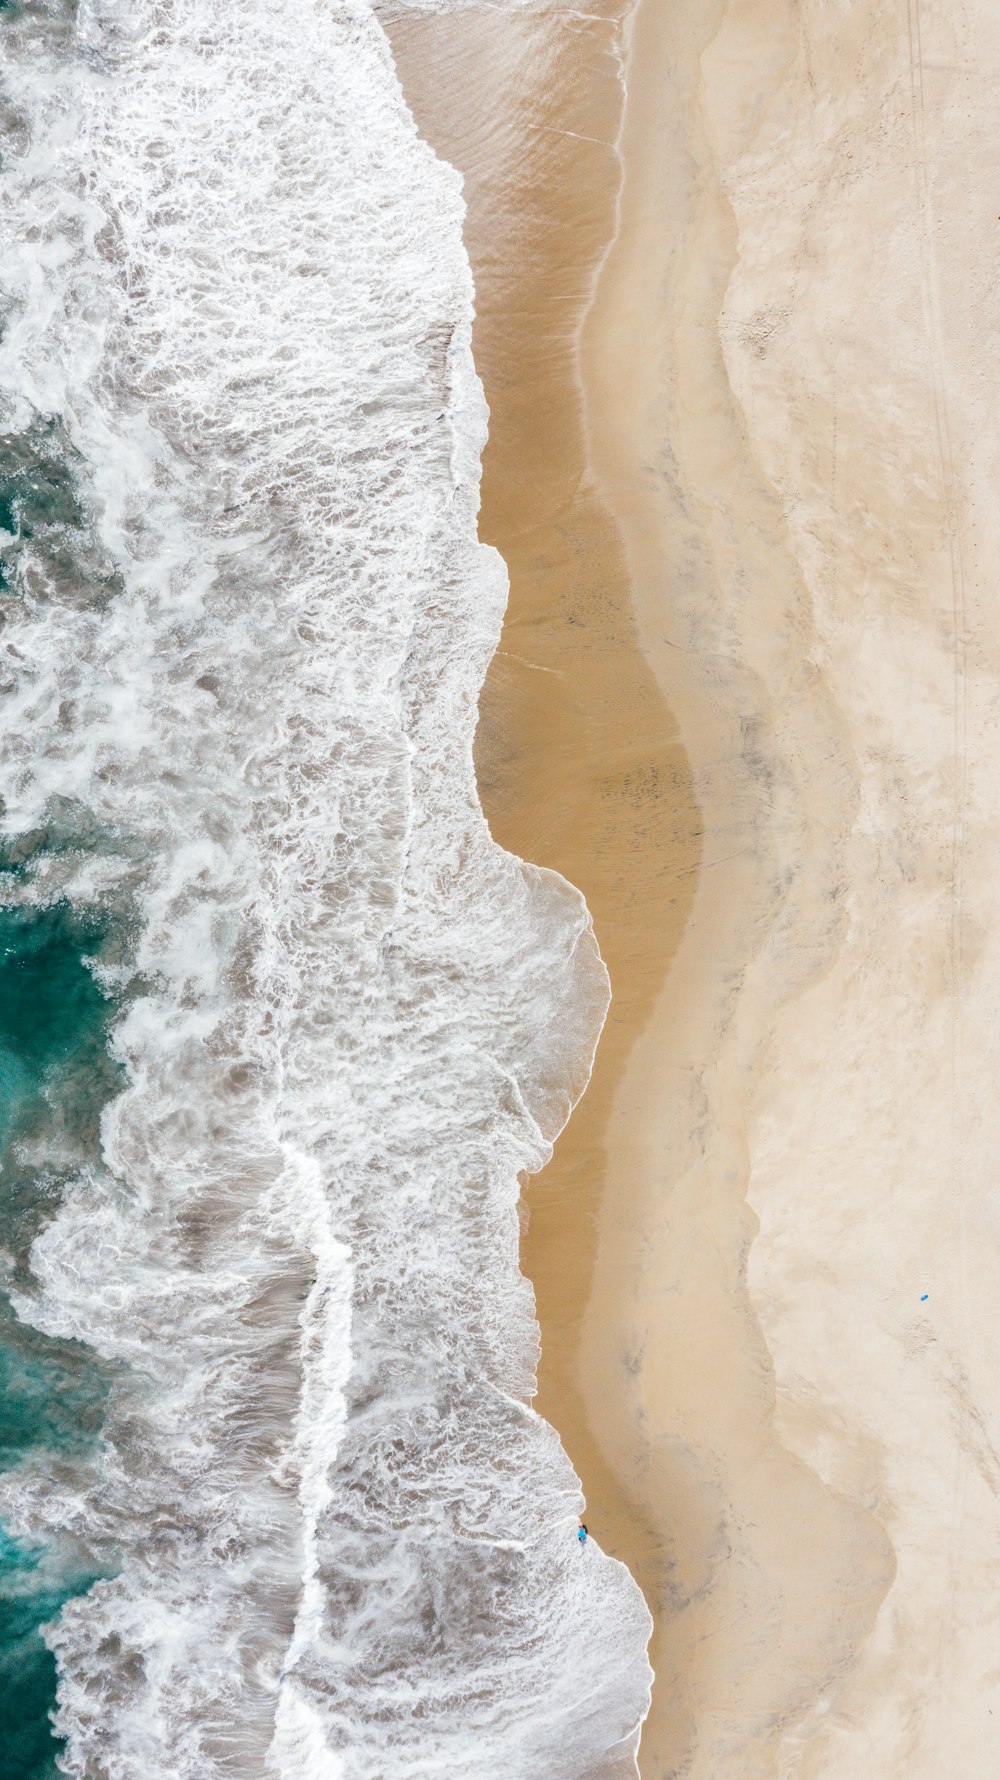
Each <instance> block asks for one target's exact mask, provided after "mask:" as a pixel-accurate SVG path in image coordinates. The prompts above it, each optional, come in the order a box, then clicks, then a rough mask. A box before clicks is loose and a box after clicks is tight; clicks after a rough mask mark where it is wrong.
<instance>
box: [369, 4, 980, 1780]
mask: <svg viewBox="0 0 1000 1780" xmlns="http://www.w3.org/2000/svg"><path fill="white" fill-rule="evenodd" d="M392 35H393V45H394V49H395V51H396V54H397V57H398V59H399V64H400V70H401V74H402V77H403V80H404V86H405V88H406V91H407V96H408V98H409V100H410V103H411V105H412V106H413V108H414V111H415V115H416V116H417V119H418V122H419V124H420V126H421V128H422V130H423V131H424V133H425V134H426V135H427V136H428V137H429V139H430V140H431V141H432V142H433V143H434V145H435V146H436V147H437V148H438V149H439V150H440V152H442V153H443V154H445V155H446V156H447V157H448V158H449V159H451V160H453V161H454V163H455V164H456V165H458V166H459V167H460V168H461V169H462V171H463V172H464V173H465V174H466V179H467V186H466V195H467V200H468V203H469V223H468V233H467V239H468V243H469V248H470V255H471V258H472V261H473V270H474V275H475V278H476V284H477V304H478V309H479V318H478V323H477V336H476V352H477V362H478V364H479V368H480V371H481V374H482V375H483V378H484V382H485V386H486V391H487V397H488V399H489V402H490V406H491V414H492V420H491V442H490V446H489V448H488V452H487V455H486V459H485V462H484V495H483V516H482V524H481V530H482V535H483V536H484V537H487V538H489V539H490V541H492V542H495V543H497V544H498V546H499V547H500V548H501V550H502V552H503V554H504V556H505V557H506V559H507V561H508V564H509V567H510V571H511V582H512V589H511V606H510V613H509V618H508V625H507V629H506V631H505V636H504V639H503V642H502V645H501V652H500V654H499V655H498V657H497V661H496V663H495V665H494V670H493V673H492V675H491V679H490V682H489V684H488V687H487V690H486V692H485V694H484V700H483V716H482V724H481V734H480V749H479V753H480V760H479V769H480V781H481V787H482V795H483V801H484V807H485V808H486V811H487V814H488V816H489V818H490V822H491V825H492V826H493V830H494V833H495V834H496V836H497V838H498V839H500V840H501V841H502V842H503V844H504V845H507V846H509V847H511V849H512V850H515V851H517V852H519V853H522V854H523V855H524V856H525V857H527V858H529V859H532V860H535V861H537V862H539V863H542V864H546V865H552V866H555V867H556V868H558V869H559V870H561V871H563V872H564V873H565V875H566V876H567V877H569V878H571V879H572V880H573V881H574V882H576V883H578V884H579V885H580V886H581V888H582V889H583V890H584V892H585V894H586V896H587V899H588V902H589V904H590V906H591V909H592V912H593V916H594V923H595V930H596V932H597V936H598V939H599V942H600V944H601V947H602V951H603V952H604V955H605V957H606V959H607V961H608V964H609V969H610V972H611V977H612V986H613V993H614V997H615V999H614V1002H613V1004H612V1013H611V1016H610V1017H609V1021H608V1025H607V1027H606V1029H605V1033H604V1036H603V1038H602V1041H601V1045H600V1047H599V1051H598V1058H597V1064H596V1067H595V1072H594V1077H593V1080H592V1083H591V1086H590V1088H589V1089H588V1091H587V1093H586V1095H585V1096H584V1099H583V1100H582V1102H581V1104H580V1106H579V1107H578V1109H577V1111H576V1113H575V1114H574V1117H573V1119H572V1121H571V1123H570V1125H569V1127H568V1128H567V1131H566V1132H565V1133H564V1135H563V1137H562V1138H561V1139H560V1142H559V1144H558V1145H557V1148H556V1153H555V1157H554V1159H553V1162H552V1163H551V1165H550V1167H549V1168H548V1169H547V1170H546V1172H545V1173H544V1174H543V1175H542V1176H541V1177H539V1179H538V1180H537V1181H534V1182H532V1183H530V1185H529V1187H528V1189H527V1193H526V1207H527V1220H528V1222H527V1233H526V1238H525V1246H524V1265H525V1270H526V1272H527V1273H528V1274H529V1277H531V1278H532V1280H533V1281H534V1283H535V1287H536V1292H537V1296H538V1308H539V1318H540V1323H541V1329H542V1364H541V1373H540V1395H539V1400H538V1403H539V1407H540V1408H541V1409H542V1411H543V1413H545V1414H546V1415H547V1416H548V1417H549V1418H550V1419H551V1420H552V1421H553V1422H554V1423H555V1425H556V1426H557V1428H558V1429H559V1431H560V1434H561V1436H562V1438H563V1441H564V1443H565V1445H566V1447H567V1450H568V1451H569V1453H570V1456H571V1457H572V1459H573V1461H574V1464H575V1465H576V1467H577V1470H578V1471H579V1473H580V1475H581V1477H582V1479H583V1482H584V1487H585V1490H586V1492H587V1504H588V1505H587V1516H588V1524H589V1525H590V1526H591V1528H592V1531H593V1533H594V1534H595V1536H596V1538H597V1539H598V1540H599V1541H600V1543H601V1544H602V1545H603V1546H604V1547H605V1549H606V1550H608V1551H611V1552H613V1553H615V1554H616V1555H618V1556H620V1557H622V1558H623V1559H624V1560H625V1561H626V1562H627V1563H628V1564H629V1565H630V1567H631V1568H632V1570H633V1572H634V1574H635V1575H636V1576H637V1578H638V1579H639V1581H640V1583H641V1585H642V1587H643V1590H644V1592H645V1594H646V1598H647V1600H648V1602H649V1605H650V1608H651V1610H652V1612H653V1615H654V1620H655V1630H654V1634H653V1639H652V1642H651V1645H650V1657H651V1661H652V1663H653V1666H654V1669H655V1671H656V1684H655V1688H654V1698H653V1706H652V1710H651V1713H650V1717H649V1720H648V1722H647V1725H646V1727H645V1730H644V1734H643V1739H642V1745H641V1749H640V1758H639V1759H640V1768H641V1772H642V1775H643V1780H680V1777H681V1776H683V1777H684V1780H779V1777H780V1780H897V1777H899V1780H902V1777H903V1776H906V1777H907V1780H952V1777H954V1780H992V1777H993V1776H994V1775H995V1774H997V1773H998V1772H1000V1757H998V1755H997V1752H996V1738H997V1725H998V1723H1000V1630H998V1626H997V1606H996V1602H997V1599H998V1595H1000V1427H998V1419H1000V1418H998V1401H1000V1353H998V1347H1000V1196H998V1189H997V1185H996V1175H997V1172H998V1165H997V1157H998V1156H1000V1129H998V1126H1000V1113H998V1110H997V1094H996V1090H995V1086H994V1076H995V1074H996V1062H995V1057H996V1052H997V1048H998V1039H1000V1007H998V1001H1000V995H998V984H1000V894H998V891H997V887H996V885H997V880H998V869H997V863H996V862H997V859H998V857H1000V845H998V837H997V833H996V831H997V828H998V827H1000V819H998V816H997V814H996V810H997V806H998V791H997V787H998V785H1000V679H998V666H1000V659H998V658H1000V609H998V602H997V598H996V595H995V593H994V584H995V581H996V579H997V570H996V564H997V562H998V561H1000V535H998V534H1000V496H998V493H997V469H996V462H995V460H996V455H997V454H996V444H995V440H996V431H997V419H996V414H997V408H998V394H997V390H998V384H1000V377H998V372H1000V362H998V360H1000V344H998V343H1000V327H998V322H1000V315H998V308H1000V296H998V285H997V274H996V269H995V268H996V259H997V253H998V232H1000V220H998V212H1000V191H998V190H996V189H995V187H996V184H997V181H996V177H995V175H994V171H993V170H994V167H995V165H996V164H997V161H998V141H997V138H998V135H1000V123H998V119H997V111H996V100H995V94H996V90H997V84H998V79H1000V13H998V12H997V11H996V9H995V8H994V7H990V6H989V5H988V4H987V0H969V3H968V4H963V3H959V4H950V5H948V6H945V5H943V4H940V5H936V6H932V5H928V4H927V0H923V3H922V4H920V5H919V6H918V0H908V4H907V3H906V0H900V4H898V5H896V6H893V7H885V6H882V5H877V4H875V0H856V3H855V4H852V5H847V4H841V3H840V0H833V3H831V0H801V4H800V5H799V6H797V7H794V8H793V7H791V6H786V5H781V6H779V5H776V4H775V3H774V0H746V3H742V4H736V3H735V0H731V3H729V4H727V3H726V0H669V3H668V0H639V5H638V7H637V9H636V10H635V11H634V12H633V13H632V14H631V15H630V17H629V20H628V23H627V26H626V31H625V37H626V40H627V48H628V62H627V69H626V85H627V102H626V104H625V109H624V118H623V119H622V115H621V103H620V83H619V80H618V64H617V63H616V45H617V44H618V43H619V41H620V31H619V25H618V21H617V19H616V16H615V14H614V13H613V12H610V11H609V12H608V13H607V14H606V15H605V14H603V13H601V12H600V10H599V9H594V10H592V11H591V12H590V13H589V14H587V15H584V14H582V13H580V12H576V11H572V12H571V11H570V10H569V9H568V8H567V9H562V8H558V7H550V8H547V9H545V10H543V11H541V12H536V13H531V14H529V15H526V16H521V17H520V18H511V17H510V16H509V15H504V14H501V13H498V12H496V11H493V10H486V9H479V8H476V9H474V10H473V11H472V12H470V13H468V14H464V15H462V16H461V17H452V18H449V19H447V20H442V19H430V18H413V17H411V18H409V19H407V20H405V21H401V22H400V23H398V24H397V25H396V26H394V28H393V32H392ZM619 130H620V131H621V135H620V143H619V145H618V146H619V149H620V153H618V152H616V150H615V146H614V145H615V143H616V139H617V137H618V133H619ZM598 271H599V277H598V278H597V282H596V289H595V288H594V277H595V274H596V273H597V272H598ZM591 299H592V300H591ZM623 1771H624V1770H623ZM581 1780H590V1777H581ZM594 1780H597V1777H594ZM600 1780H605V1777H603V1776H602V1777H600Z"/></svg>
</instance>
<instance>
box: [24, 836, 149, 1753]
mask: <svg viewBox="0 0 1000 1780" xmlns="http://www.w3.org/2000/svg"><path fill="white" fill-rule="evenodd" d="M52 839H53V837H52V836H47V837H38V836H36V837H33V838H32V840H31V841H28V842H26V843H22V844H21V846H20V848H19V849H18V854H17V855H16V856H14V855H12V854H11V853H10V851H9V850H8V854H7V857H6V858H4V859H2V860H0V868H2V869H0V885H2V884H3V883H6V885H7V888H8V893H10V891H11V890H12V889H13V888H15V887H16V886H19V885H21V884H23V883H24V882H25V879H26V877H28V876H30V871H31V867H32V865H34V864H35V863H37V861H38V859H39V856H40V852H42V851H47V850H48V848H47V847H46V846H45V844H44V843H45V842H46V841H48V843H49V846H51V843H52ZM40 843H41V845H40ZM108 949H109V933H108V928H107V924H106V923H105V924H102V923H101V921H100V920H98V919H96V918H95V917H94V916H92V915H81V914H79V913H77V912H75V911H74V910H72V909H71V908H69V907H68V906H67V905H66V904H65V903H56V904H55V905H54V906H52V907H48V908H37V907H9V906H8V907H6V908H3V907H0V1248H2V1249H3V1250H4V1251H5V1252H6V1255H7V1257H8V1268H9V1272H10V1276H11V1278H12V1279H13V1280H14V1281H16V1282H17V1283H18V1284H24V1283H26V1281H27V1279H28V1274H27V1259H28V1253H29V1250H30V1247H31V1243H32V1240H33V1238H34V1236H35V1235H36V1233H37V1231H38V1230H39V1228H40V1227H41V1225H42V1224H43V1223H44V1221H45V1220H46V1218H47V1217H49V1216H50V1215H51V1213H52V1211H53V1209H54V1208H55V1206H56V1205H57V1204H58V1201H59V1197H60V1194H61V1191H62V1189H63V1187H64V1185H65V1181H66V1179H67V1177H68V1175H69V1174H70V1173H72V1171H73V1169H74V1168H75V1167H77V1166H79V1165H80V1164H81V1163H83V1162H86V1161H89V1160H92V1159H94V1157H95V1156H96V1154H97V1151H98V1143H99V1121H100V1113H101V1108H102V1106H103V1105H104V1103H105V1102H106V1101H107V1099H108V1098H109V1096H110V1095H111V1094H113V1093H114V1092H115V1091H116V1090H117V1088H118V1087H119V1086H120V1076H119V1072H118V1070H117V1067H116V1065H115V1064H114V1062H113V1061H112V1059H111V1057H110V1056H109V1053H108V1049H107V1036H108V1028H109V1024H110V1021H111V1019H112V1017H113V1015H114V1013H115V1011H116V1010H115V1007H114V1004H113V1002H112V1001H111V1000H110V999H109V998H108V997H107V996H105V994H104V993H103V992H102V990H101V988H100V987H99V986H98V984H97V982H96V981H95V979H94V976H93V974H92V972H91V970H90V969H88V967H87V963H86V960H87V959H88V958H91V959H92V958H95V957H102V956H106V955H107V952H108ZM108 1382H109V1381H108V1379H107V1377H106V1376H105V1375H104V1374H103V1372H102V1370H101V1368H100V1367H99V1366H98V1365H97V1364H96V1363H95V1361H94V1358H93V1356H92V1355H91V1354H90V1353H89V1351H88V1350H87V1349H85V1348H83V1347H81V1346H80V1345H79V1344H77V1343H75V1342H72V1341H55V1340H51V1339H50V1338H48V1337H46V1336H42V1335H40V1334H39V1333H38V1332H37V1331H36V1330H34V1329H31V1328H29V1327H27V1326H26V1325H25V1324H23V1323H20V1322H19V1321H18V1320H17V1318H16V1317H15V1316H14V1313H13V1311H12V1310H11V1308H10V1304H9V1301H8V1299H7V1298H6V1297H5V1296H0V1470H9V1469H10V1468H11V1467H12V1466H15V1465H18V1464H20V1463H24V1462H31V1460H32V1459H38V1458H39V1457H41V1456H42V1455H45V1456H46V1457H48V1456H49V1455H58V1459H59V1461H60V1465H61V1466H63V1467H64V1466H65V1465H66V1464H67V1463H68V1464H70V1465H72V1462H73V1459H74V1456H84V1455H85V1454H86V1453H87V1452H89V1451H90V1450H92V1447H93V1443H94V1441H95V1439H96V1437H97V1435H98V1434H99V1431H100V1427H101V1423H102V1419H103V1414H104V1405H105V1400H106V1395H107V1389H108ZM94 1576H95V1572H94V1570H93V1569H92V1568H88V1567H87V1566H86V1565H85V1564H84V1563H82V1562H81V1559H80V1557H79V1554H78V1553H76V1552H73V1551H69V1550H57V1549H56V1548H55V1547H52V1546H49V1547H46V1548H35V1549H32V1548H30V1547H28V1546H26V1545H25V1544H23V1543H18V1542H17V1541H15V1540H14V1539H12V1538H10V1537H9V1535H8V1534H7V1533H6V1532H5V1531H4V1530H3V1529H2V1528H0V1751H2V1762H0V1766H2V1772H3V1774H4V1777H5V1780H47V1777H48V1776H54V1775H55V1774H56V1773H57V1771H58V1770H57V1768H56V1765H55V1763H56V1756H57V1753H58V1748H59V1744H58V1740H57V1739H56V1738H55V1737H54V1735H53V1732H52V1727H51V1722H50V1716H49V1715H50V1712H51V1711H52V1708H53V1706H54V1705H55V1682H56V1674H55V1664H54V1661H53V1658H52V1657H51V1655H50V1654H49V1652H48V1650H47V1649H46V1647H45V1645H44V1642H43V1640H42V1637H41V1632H40V1628H41V1627H42V1626H44V1625H45V1623H46V1622H47V1621H49V1620H51V1619H52V1618H53V1617H54V1615H55V1614H56V1613H57V1612H58V1611H59V1608H60V1607H61V1606H62V1605H63V1603H64V1602H65V1601H66V1600H68V1599H69V1598H70V1597H71V1596H72V1595H74V1594H78V1593H80V1592H82V1591H83V1590H84V1589H86V1588H87V1587H89V1586H90V1584H91V1583H92V1582H93V1580H94Z"/></svg>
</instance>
